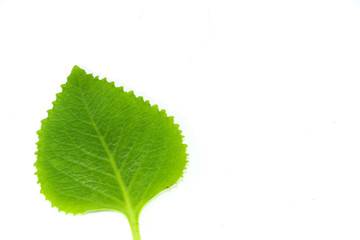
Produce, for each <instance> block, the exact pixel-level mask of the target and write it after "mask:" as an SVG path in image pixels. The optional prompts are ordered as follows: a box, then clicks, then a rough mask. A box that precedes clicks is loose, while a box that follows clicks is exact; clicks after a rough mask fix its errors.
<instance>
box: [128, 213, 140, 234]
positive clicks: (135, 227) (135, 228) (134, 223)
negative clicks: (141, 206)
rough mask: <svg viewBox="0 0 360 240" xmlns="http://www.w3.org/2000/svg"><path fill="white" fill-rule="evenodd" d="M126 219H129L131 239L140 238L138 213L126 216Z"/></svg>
mask: <svg viewBox="0 0 360 240" xmlns="http://www.w3.org/2000/svg"><path fill="white" fill-rule="evenodd" d="M128 220H129V224H130V228H131V233H132V236H133V240H141V237H140V229H139V215H138V214H136V215H135V214H134V215H132V216H128Z"/></svg>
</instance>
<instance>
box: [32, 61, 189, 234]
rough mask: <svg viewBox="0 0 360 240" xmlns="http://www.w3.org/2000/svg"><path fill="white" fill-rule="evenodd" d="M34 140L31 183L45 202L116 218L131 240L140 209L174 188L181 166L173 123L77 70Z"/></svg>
mask: <svg viewBox="0 0 360 240" xmlns="http://www.w3.org/2000/svg"><path fill="white" fill-rule="evenodd" d="M38 136H39V142H38V143H37V145H38V151H37V161H36V163H35V166H36V168H37V172H36V175H37V176H38V179H39V183H40V185H41V193H43V194H44V195H45V196H46V199H48V200H49V201H50V202H51V203H52V205H53V206H56V207H57V208H58V209H59V210H61V211H64V212H66V213H72V214H77V213H84V212H86V211H90V210H103V209H113V210H117V211H120V212H122V213H124V214H125V215H126V217H127V219H128V220H129V223H130V226H131V229H132V233H133V237H134V239H140V234H139V228H138V217H139V213H140V211H141V209H142V207H143V206H144V205H145V204H146V203H147V202H148V201H149V200H150V199H151V198H153V197H154V196H155V195H157V194H158V193H159V192H161V191H162V190H164V189H166V188H168V187H169V186H171V185H173V184H175V183H176V182H177V181H178V179H179V178H180V177H181V176H182V174H183V171H184V169H185V165H186V156H187V154H186V145H185V144H183V141H182V138H183V136H182V135H181V131H180V130H179V129H178V125H177V124H174V120H173V117H168V116H167V115H166V112H165V111H164V110H162V111H159V109H158V107H157V106H156V105H154V106H151V105H150V103H149V102H148V101H144V100H143V98H142V97H136V96H135V95H134V93H133V92H125V91H124V90H123V88H122V87H120V88H117V87H115V86H114V83H109V82H107V80H106V79H102V80H99V78H98V77H95V78H94V77H93V76H92V75H90V74H86V72H85V71H84V70H82V69H80V68H79V67H77V66H75V67H74V68H73V69H72V72H71V74H70V76H69V77H68V80H67V83H66V84H64V85H62V92H61V93H58V94H57V97H56V101H55V102H53V108H52V109H51V110H49V111H48V117H47V118H46V119H44V120H43V121H42V125H41V129H40V130H39V131H38Z"/></svg>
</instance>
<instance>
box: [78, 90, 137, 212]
mask: <svg viewBox="0 0 360 240" xmlns="http://www.w3.org/2000/svg"><path fill="white" fill-rule="evenodd" d="M80 92H81V99H82V102H83V104H84V106H85V110H86V112H87V114H88V116H89V119H90V122H91V125H92V126H93V128H94V130H95V132H96V134H97V136H98V138H99V140H100V142H101V144H102V146H103V148H104V150H105V152H106V154H107V156H108V158H109V160H110V165H111V167H112V169H113V171H114V173H115V175H116V180H117V183H118V185H119V187H120V191H121V192H122V193H123V196H124V200H125V205H126V208H127V214H129V217H130V218H133V217H134V211H133V207H132V204H131V201H130V197H129V194H128V192H127V190H126V187H125V184H124V181H123V178H122V176H121V174H120V172H119V171H118V169H117V165H116V162H115V159H114V157H113V155H112V154H111V152H110V149H109V147H108V146H107V144H106V142H105V139H104V137H103V136H102V135H101V133H100V131H99V129H98V127H97V125H96V123H95V121H94V118H93V116H92V115H91V113H90V110H89V108H88V105H87V103H86V100H85V97H84V93H83V92H82V89H81V87H80Z"/></svg>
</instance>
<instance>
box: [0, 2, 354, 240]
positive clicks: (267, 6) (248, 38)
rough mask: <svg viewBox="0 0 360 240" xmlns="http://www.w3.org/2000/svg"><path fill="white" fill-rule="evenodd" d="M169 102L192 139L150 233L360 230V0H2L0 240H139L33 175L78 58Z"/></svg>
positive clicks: (270, 234)
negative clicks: (58, 205)
mask: <svg viewBox="0 0 360 240" xmlns="http://www.w3.org/2000/svg"><path fill="white" fill-rule="evenodd" d="M75 64H76V65H79V66H80V67H82V68H84V69H86V70H87V71H88V72H90V73H94V74H95V75H100V77H107V78H108V80H110V81H115V83H116V85H117V86H124V87H125V89H126V90H128V91H130V90H134V91H135V93H136V94H137V95H139V96H144V98H145V99H149V100H150V101H151V103H152V104H158V105H159V106H160V107H161V108H164V109H166V110H167V112H168V113H169V115H173V116H175V120H176V122H177V123H179V124H180V126H181V129H182V130H183V133H184V135H185V136H186V137H185V141H186V143H187V144H188V145H189V148H188V153H189V154H190V156H189V165H188V170H187V171H186V174H185V176H184V178H183V179H182V180H181V181H180V183H179V184H178V185H177V186H176V187H174V188H172V189H170V190H169V191H166V192H164V193H161V194H160V195H159V196H158V197H156V198H155V199H154V200H153V201H151V202H150V203H149V204H148V205H147V206H146V207H145V208H144V210H143V212H142V214H141V216H140V228H141V234H142V239H143V240H152V239H153V240H162V239H164V240H165V239H166V240H168V239H171V240H180V239H181V240H183V239H235V240H264V239H276V240H289V239H291V240H298V239H299V240H303V239H307V240H318V239H339V240H340V239H341V240H342V239H346V240H355V239H356V240H358V239H360V174H359V173H360V84H359V83H360V0H338V1H335V0H301V1H295V0H294V1H292V0H283V1H281V0H271V1H269V0H249V1H245V0H237V1H229V0H221V1H220V0H217V1H215V0H213V1H204V0H181V1H173V0H146V1H145V0H143V1H141V0H130V1H129V0H128V1H120V0H117V1H109V0H102V1H90V0H86V1H85V0H84V1H77V0H70V1H68V0H62V1H51V0H44V1H39V0H31V1H29V0H26V1H25V0H24V1H19V0H0V141H1V142H0V150H1V157H0V206H1V211H0V219H1V224H0V239H4V240H7V239H10V240H11V239H37V240H45V239H46V240H47V239H52V240H57V239H59V240H60V239H61V240H63V239H69V240H72V239H89V240H90V239H107V240H109V239H119V240H120V239H123V240H125V239H127V240H130V239H131V234H130V229H129V227H128V225H127V222H126V219H125V217H124V216H123V215H121V214H119V213H114V212H101V213H93V214H85V215H78V216H72V215H66V214H64V213H59V212H58V211H57V209H55V208H51V206H50V203H49V202H48V201H46V200H45V198H44V196H43V195H41V194H40V193H39V191H40V186H39V185H37V184H36V182H37V179H36V176H34V175H33V174H34V172H35V168H34V167H33V163H34V162H35V161H36V157H35V155H34V152H35V151H36V145H35V143H36V142H37V135H36V131H37V130H38V129H39V128H40V120H41V119H43V118H45V117H46V116H47V113H46V110H48V109H49V108H51V107H52V105H51V102H52V101H53V100H55V94H56V93H57V92H59V91H60V90H61V88H60V85H61V84H62V83H65V81H66V77H67V76H68V75H69V73H70V71H71V68H72V67H73V65H75Z"/></svg>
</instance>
